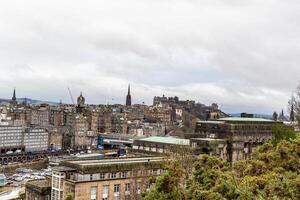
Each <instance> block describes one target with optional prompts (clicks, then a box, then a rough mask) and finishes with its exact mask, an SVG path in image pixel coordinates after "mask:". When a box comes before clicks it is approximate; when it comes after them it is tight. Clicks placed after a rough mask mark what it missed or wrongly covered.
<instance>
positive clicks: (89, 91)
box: [0, 0, 300, 113]
mask: <svg viewBox="0 0 300 200" xmlns="http://www.w3.org/2000/svg"><path fill="white" fill-rule="evenodd" d="M299 10H300V1H299V0H286V1H283V0H218V1H217V0H119V1H118V0H116V1H107V0H106V1H101V0H95V1H89V0H84V1H75V0H48V1H46V0H43V1H41V0H36V1H32V0H26V1H14V0H6V1H4V0H3V1H0V70H1V71H0V97H2V98H10V97H11V95H12V90H13V87H16V89H17V96H18V97H24V96H27V97H30V98H35V99H41V100H51V101H59V99H62V101H63V102H70V101H71V100H70V97H69V94H68V90H67V88H68V87H70V88H71V90H72V93H73V95H74V98H76V97H77V96H78V95H79V93H80V91H82V92H83V95H84V96H85V97H86V100H87V103H94V104H103V103H125V95H126V92H127V85H128V84H129V83H130V84H131V86H132V90H131V91H132V98H133V103H142V102H145V103H147V104H151V103H152V98H153V96H155V95H162V94H165V95H167V96H173V95H177V96H179V98H181V99H194V100H196V101H198V102H202V103H205V104H211V103H213V102H216V103H218V104H219V105H220V107H221V108H222V109H223V110H225V111H227V112H243V111H247V112H255V113H272V112H273V111H275V110H276V111H280V110H281V108H284V109H286V107H287V101H288V98H289V97H290V96H291V93H292V91H293V90H294V89H295V87H296V85H297V84H298V82H299V81H300V66H299V64H300V12H299Z"/></svg>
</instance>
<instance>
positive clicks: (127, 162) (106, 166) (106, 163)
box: [60, 156, 166, 174]
mask: <svg viewBox="0 0 300 200" xmlns="http://www.w3.org/2000/svg"><path fill="white" fill-rule="evenodd" d="M165 160H166V159H165V158H163V157H150V156H149V157H134V158H115V159H103V160H72V161H63V162H62V163H60V164H61V165H62V166H67V167H71V168H72V169H75V170H76V171H77V172H79V173H81V174H92V173H99V172H106V171H108V172H109V171H120V170H122V171H124V170H126V171H128V170H132V169H133V168H138V169H139V168H141V167H142V166H144V167H150V168H151V167H154V166H156V167H161V166H162V165H163V163H164V162H165Z"/></svg>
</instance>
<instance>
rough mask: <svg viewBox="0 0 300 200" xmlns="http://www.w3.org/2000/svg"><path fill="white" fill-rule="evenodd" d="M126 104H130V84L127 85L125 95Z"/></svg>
mask: <svg viewBox="0 0 300 200" xmlns="http://www.w3.org/2000/svg"><path fill="white" fill-rule="evenodd" d="M126 106H131V94H130V84H129V85H128V92H127V96H126Z"/></svg>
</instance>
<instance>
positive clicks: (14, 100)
mask: <svg viewBox="0 0 300 200" xmlns="http://www.w3.org/2000/svg"><path fill="white" fill-rule="evenodd" d="M10 104H11V105H12V106H16V105H17V97H16V88H14V92H13V96H12V98H11V101H10Z"/></svg>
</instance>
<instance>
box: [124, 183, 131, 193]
mask: <svg viewBox="0 0 300 200" xmlns="http://www.w3.org/2000/svg"><path fill="white" fill-rule="evenodd" d="M129 191H130V183H126V184H125V192H129Z"/></svg>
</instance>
